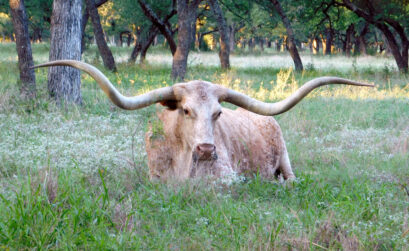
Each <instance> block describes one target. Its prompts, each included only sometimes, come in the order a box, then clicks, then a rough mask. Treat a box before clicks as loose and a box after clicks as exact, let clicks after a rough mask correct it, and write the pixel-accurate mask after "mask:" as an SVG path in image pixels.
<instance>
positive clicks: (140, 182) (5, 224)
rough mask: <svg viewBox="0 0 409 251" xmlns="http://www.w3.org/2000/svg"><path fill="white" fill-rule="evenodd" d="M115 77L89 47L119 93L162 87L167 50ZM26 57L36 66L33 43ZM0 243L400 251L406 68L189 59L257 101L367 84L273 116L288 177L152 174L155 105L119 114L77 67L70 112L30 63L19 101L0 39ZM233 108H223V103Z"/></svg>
mask: <svg viewBox="0 0 409 251" xmlns="http://www.w3.org/2000/svg"><path fill="white" fill-rule="evenodd" d="M130 50H131V48H113V51H114V55H115V58H116V60H117V62H118V72H117V73H111V72H109V71H107V70H105V69H104V68H103V66H102V63H101V60H100V58H99V57H98V54H97V51H96V48H94V47H92V48H89V50H88V51H87V52H86V53H85V55H84V60H85V61H86V62H89V63H92V64H94V65H96V66H97V67H98V68H99V69H101V70H102V71H103V72H104V73H105V74H106V75H107V76H108V78H109V79H110V80H111V81H112V83H114V84H115V85H116V87H117V88H118V89H119V90H121V92H123V93H124V94H126V95H136V94H139V93H143V92H145V91H147V90H150V89H153V88H157V87H162V86H166V85H171V84H172V81H171V80H170V69H171V65H170V64H171V55H170V53H169V52H168V51H166V50H165V49H160V48H155V49H154V50H153V51H150V52H149V53H148V57H147V64H144V65H139V64H129V63H127V57H128V55H129V54H130ZM33 54H34V60H35V62H36V63H42V62H45V61H47V60H48V45H47V44H36V45H35V46H34V48H33ZM0 55H2V56H1V58H0V249H1V250H2V249H5V250H16V249H18V250H26V249H37V250H42V249H52V250H54V249H56V250H61V249H82V250H134V249H143V250H152V249H153V250H214V249H220V250H287V249H288V250H339V249H342V250H408V249H409V76H408V75H403V74H399V73H398V72H397V69H396V66H395V63H394V61H393V59H392V58H391V57H388V56H366V57H351V58H346V57H344V56H341V55H334V56H330V57H329V56H327V57H324V56H321V55H310V54H308V53H307V52H304V53H302V59H303V61H304V66H305V68H306V70H305V71H304V72H302V73H295V72H293V71H292V69H291V68H290V67H291V65H292V61H291V58H290V57H289V55H287V54H286V53H282V54H281V53H276V52H273V51H266V52H264V53H260V52H255V53H253V54H250V53H237V54H235V55H232V56H231V62H232V66H233V67H232V69H231V70H230V71H222V70H220V69H219V67H218V63H219V61H218V56H217V54H216V52H194V53H192V54H191V55H190V59H189V70H188V74H187V80H193V79H203V80H207V81H212V82H215V83H219V84H222V85H225V86H228V87H230V88H233V89H236V90H239V91H241V92H244V93H246V94H248V95H251V96H253V97H255V98H258V99H261V100H265V101H277V100H280V99H282V98H285V97H286V96H288V95H289V94H290V93H291V92H292V91H293V90H294V89H296V88H297V87H299V86H301V85H302V84H303V83H305V82H306V81H308V80H310V79H312V78H315V77H319V76H326V75H332V76H339V77H345V78H350V79H354V80H361V81H366V82H370V83H374V84H375V85H376V88H357V87H354V88H352V87H346V86H331V87H321V88H320V89H318V90H315V91H314V92H313V93H311V94H310V95H309V96H308V97H307V98H305V99H304V100H303V101H302V102H301V103H300V104H298V105H297V106H296V107H295V108H293V109H292V110H290V111H289V112H287V113H285V114H282V115H279V116H276V119H277V121H278V122H279V124H280V126H281V128H282V130H283V134H284V139H285V140H286V143H287V148H288V152H289V155H290V160H291V162H292V166H293V169H294V172H295V175H296V176H297V179H296V181H295V182H294V183H292V184H282V183H281V182H280V181H278V180H273V181H271V180H265V179H263V178H262V177H259V176H258V175H254V176H253V177H246V178H242V179H239V180H237V181H235V182H234V183H233V184H225V183H223V182H207V181H199V180H195V181H188V182H185V183H181V184H173V183H169V184H164V183H159V182H151V181H150V180H149V178H148V167H147V164H146V153H145V150H144V141H143V137H144V132H145V130H146V125H147V121H148V120H149V119H151V118H152V117H153V116H155V106H152V107H149V108H144V109H141V110H138V111H123V110H120V109H118V108H116V107H115V106H114V105H112V104H111V103H110V101H109V100H108V99H107V98H106V97H105V95H104V94H103V92H102V91H101V90H100V89H99V87H98V86H97V85H96V83H95V82H94V81H93V80H92V78H90V77H89V76H87V75H85V74H83V75H82V94H83V105H82V106H72V105H65V106H57V105H56V104H55V103H54V102H53V101H52V100H51V99H50V98H49V97H48V94H47V70H46V69H39V70H36V77H37V88H38V95H37V99H36V100H35V101H25V100H22V99H21V98H20V97H19V87H18V81H17V79H18V68H17V56H16V52H15V47H14V44H0ZM227 106H228V107H232V106H231V105H227Z"/></svg>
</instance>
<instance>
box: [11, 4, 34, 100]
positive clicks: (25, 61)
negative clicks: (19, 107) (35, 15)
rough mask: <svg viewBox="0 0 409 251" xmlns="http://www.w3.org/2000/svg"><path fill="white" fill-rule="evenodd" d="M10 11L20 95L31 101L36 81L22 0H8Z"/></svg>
mask: <svg viewBox="0 0 409 251" xmlns="http://www.w3.org/2000/svg"><path fill="white" fill-rule="evenodd" d="M10 11H11V17H12V22H13V28H14V33H15V34H16V49H17V54H18V68H19V70H20V81H21V88H20V93H21V95H22V96H23V97H25V98H29V99H32V98H35V96H36V79H35V74H34V69H31V68H30V67H32V66H34V63H33V55H32V53H31V44H30V36H29V34H28V18H27V15H26V11H25V7H24V0H10Z"/></svg>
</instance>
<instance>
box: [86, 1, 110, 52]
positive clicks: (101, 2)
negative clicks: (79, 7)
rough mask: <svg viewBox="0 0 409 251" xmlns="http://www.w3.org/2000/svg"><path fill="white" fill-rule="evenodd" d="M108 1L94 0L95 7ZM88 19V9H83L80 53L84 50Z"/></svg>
mask: <svg viewBox="0 0 409 251" xmlns="http://www.w3.org/2000/svg"><path fill="white" fill-rule="evenodd" d="M106 2H108V0H95V7H96V8H97V9H98V8H99V7H100V6H101V5H103V4H104V3H106ZM88 19H89V13H88V9H85V11H84V14H83V15H82V18H81V55H82V53H84V51H85V28H86V27H87V23H88Z"/></svg>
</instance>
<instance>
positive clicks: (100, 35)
mask: <svg viewBox="0 0 409 251" xmlns="http://www.w3.org/2000/svg"><path fill="white" fill-rule="evenodd" d="M85 3H86V6H87V10H88V13H89V15H90V17H91V21H92V26H93V28H94V35H95V39H96V40H97V45H98V49H99V53H100V54H101V57H102V61H104V65H105V67H106V68H108V69H109V70H111V71H116V65H115V59H114V56H112V52H111V50H110V49H109V47H108V44H107V42H106V40H105V36H104V31H103V30H102V26H101V21H100V18H99V14H98V10H97V8H96V7H95V1H94V0H85Z"/></svg>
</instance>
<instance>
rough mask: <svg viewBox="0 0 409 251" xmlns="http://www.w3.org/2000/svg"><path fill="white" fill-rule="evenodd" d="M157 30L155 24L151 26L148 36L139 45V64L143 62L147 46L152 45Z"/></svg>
mask: <svg viewBox="0 0 409 251" xmlns="http://www.w3.org/2000/svg"><path fill="white" fill-rule="evenodd" d="M158 32H159V30H158V29H157V28H156V27H155V26H152V27H151V29H150V30H149V32H148V37H147V39H146V40H145V42H144V43H143V44H142V46H141V58H140V59H139V62H140V63H141V64H143V63H145V59H146V52H147V51H148V49H149V47H150V46H151V45H152V43H153V41H154V40H155V37H156V35H157V34H158Z"/></svg>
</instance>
